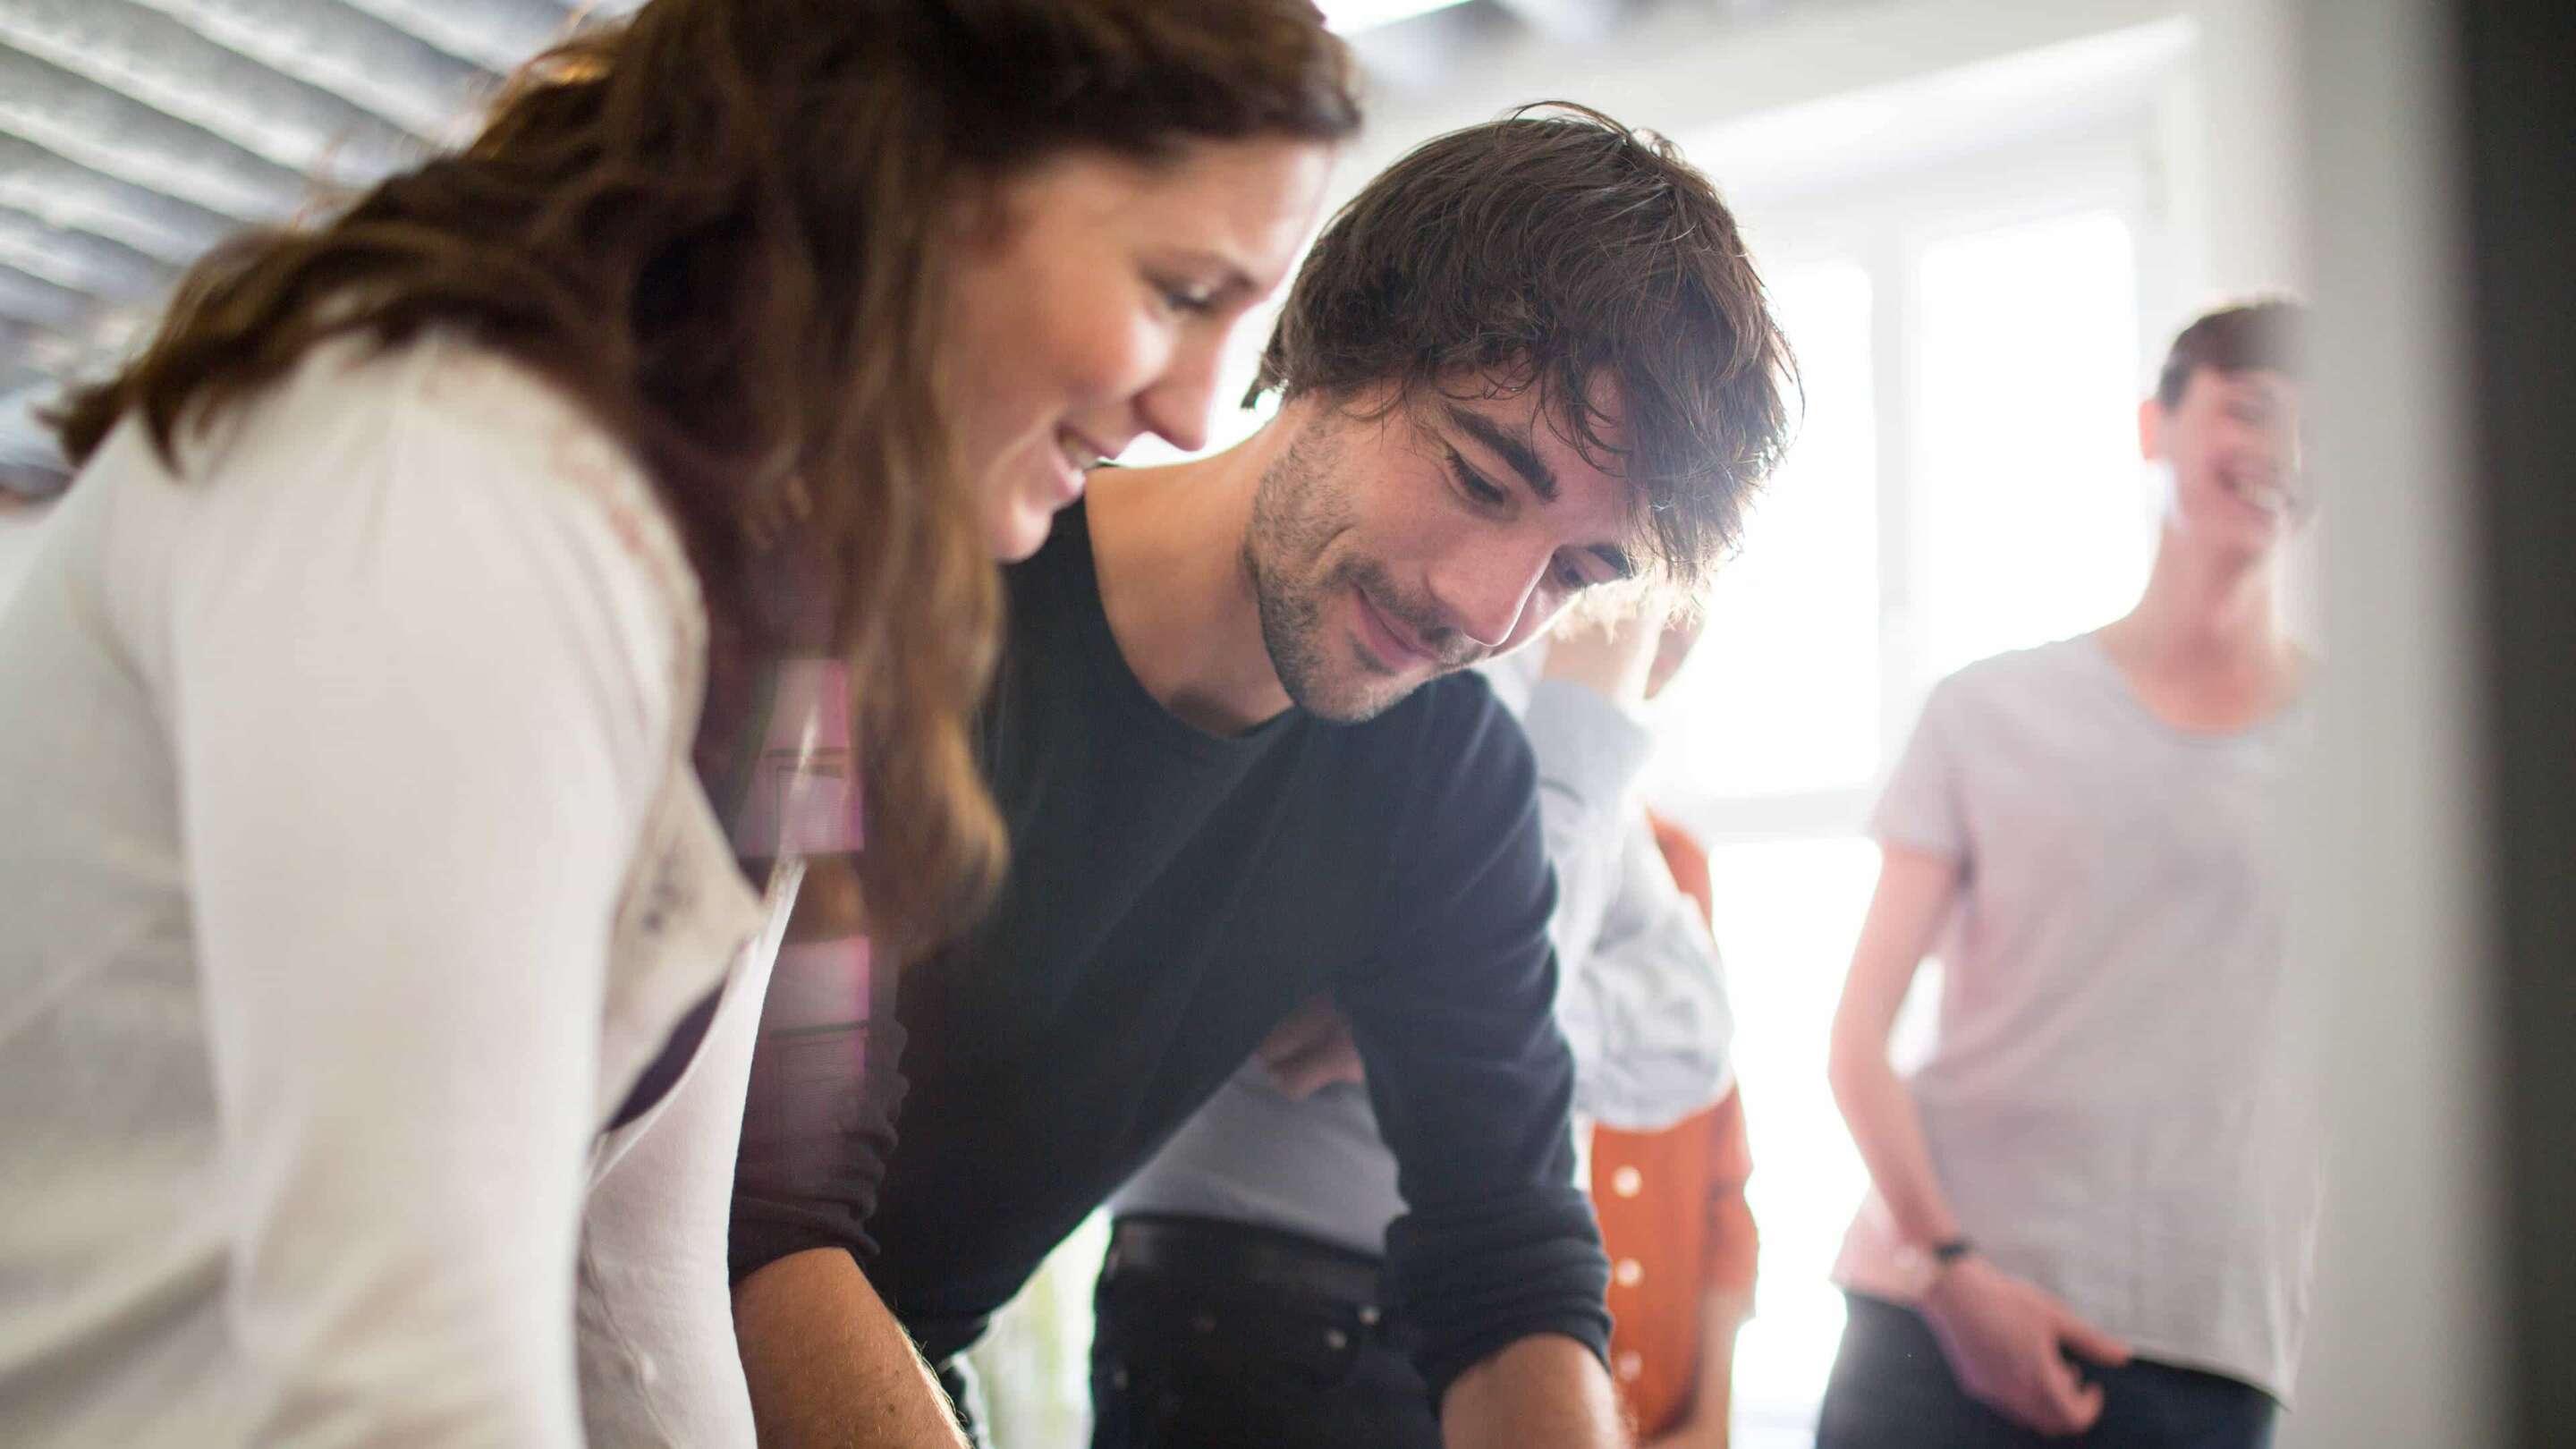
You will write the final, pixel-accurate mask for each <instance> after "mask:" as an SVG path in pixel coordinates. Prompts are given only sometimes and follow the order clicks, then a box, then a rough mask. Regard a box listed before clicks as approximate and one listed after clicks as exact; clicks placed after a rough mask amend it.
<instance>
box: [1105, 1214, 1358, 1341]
mask: <svg viewBox="0 0 2576 1449" xmlns="http://www.w3.org/2000/svg"><path fill="white" fill-rule="evenodd" d="M1101 1267H1102V1271H1103V1272H1104V1273H1105V1274H1106V1275H1108V1276H1110V1277H1115V1276H1117V1275H1118V1274H1120V1273H1127V1272H1133V1273H1140V1274H1143V1275H1145V1276H1147V1277H1152V1278H1160V1279H1164V1280H1166V1281H1169V1282H1172V1283H1174V1284H1176V1285H1179V1286H1184V1287H1192V1288H1200V1289H1208V1290H1214V1291H1219V1292H1240V1291H1242V1290H1245V1289H1251V1290H1256V1291H1258V1292H1261V1293H1264V1294H1287V1295H1292V1296H1294V1297H1298V1298H1304V1299H1308V1300H1320V1301H1322V1302H1325V1303H1329V1304H1332V1305H1334V1306H1337V1307H1342V1308H1348V1309H1350V1310H1352V1311H1353V1312H1355V1313H1357V1314H1358V1315H1359V1318H1360V1321H1361V1322H1363V1323H1367V1324H1372V1325H1373V1324H1375V1323H1376V1322H1377V1321H1378V1317H1379V1314H1378V1269H1379V1267H1380V1263H1379V1260H1377V1259H1376V1258H1373V1257H1370V1256H1369V1255H1368V1254H1366V1253H1355V1252H1352V1251H1351V1250H1350V1249H1348V1248H1337V1247H1334V1246H1333V1245H1331V1244H1329V1243H1319V1242H1316V1241H1315V1240H1314V1239H1312V1238H1307V1237H1301V1236H1299V1235H1298V1234H1295V1233H1287V1232H1281V1231H1279V1230H1278V1229H1276V1228H1256V1227H1251V1226H1248V1225H1246V1224H1243V1223H1229V1222H1223V1221H1220V1220H1218V1219H1215V1218H1184V1217H1163V1216H1156V1215H1145V1214H1140V1215H1137V1216H1134V1217H1124V1218H1120V1219H1118V1220H1117V1222H1116V1223H1115V1224H1113V1225H1112V1227H1111V1229H1110V1233H1109V1256H1108V1257H1107V1259H1106V1260H1104V1261H1103V1263H1102V1265H1101Z"/></svg>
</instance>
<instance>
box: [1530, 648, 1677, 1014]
mask: <svg viewBox="0 0 2576 1449" xmlns="http://www.w3.org/2000/svg"><path fill="white" fill-rule="evenodd" d="M1657 636H1658V630H1657V629H1656V628H1655V627H1654V626H1653V625H1652V624H1651V623H1649V621H1647V620H1646V619H1644V618H1642V617H1638V616H1636V615H1628V616H1623V617H1621V618H1617V619H1613V620H1609V621H1594V620H1589V619H1586V620H1578V621H1570V622H1566V623H1561V624H1559V625H1558V626H1557V631H1556V632H1555V633H1554V634H1552V635H1550V636H1549V638H1548V640H1547V642H1546V643H1545V645H1544V646H1542V647H1544V648H1545V649H1546V650H1547V654H1546V657H1545V658H1544V660H1543V661H1542V662H1541V664H1540V666H1539V677H1538V679H1537V680H1536V681H1535V682H1534V683H1533V684H1532V685H1531V687H1530V693H1529V703H1528V705H1527V707H1526V708H1524V709H1523V710H1522V711H1521V715H1520V721H1521V729H1522V730H1523V732H1525V733H1526V734H1527V735H1528V736H1529V740H1530V750H1531V752H1532V753H1533V754H1534V755H1536V757H1537V759H1538V801H1539V823H1540V828H1541V830H1542V831H1543V832H1544V838H1545V840H1546V842H1547V858H1548V863H1549V864H1550V865H1551V866H1553V867H1554V868H1555V870H1556V885H1557V901H1556V916H1555V919H1554V920H1553V922H1552V923H1551V933H1552V935H1553V937H1554V939H1555V942H1556V951H1557V962H1558V968H1559V969H1560V970H1562V971H1563V972H1564V973H1565V974H1566V976H1567V977H1568V978H1569V979H1573V978H1575V977H1578V976H1579V975H1580V974H1581V972H1582V970H1583V967H1584V965H1585V963H1586V962H1587V961H1588V960H1589V959H1590V957H1591V954H1592V950H1593V945H1594V943H1595V942H1596V941H1598V940H1599V939H1600V935H1601V925H1602V919H1603V917H1604V916H1605V915H1606V914H1607V913H1608V911H1609V910H1610V906H1611V900H1612V897H1614V896H1615V895H1616V894H1617V893H1618V891H1619V889H1620V884H1621V871H1622V862H1623V858H1624V856H1625V853H1626V850H1627V842H1628V836H1629V832H1630V828H1631V827H1632V826H1633V824H1634V823H1635V816H1636V799H1635V796H1636V788H1637V781H1638V778H1639V777H1640V776H1641V775H1643V774H1644V772H1645V769H1646V765H1647V763H1648V761H1649V760H1651V759H1652V758H1653V756H1654V736H1653V734H1652V733H1651V732H1650V731H1648V730H1647V728H1646V726H1645V723H1644V722H1643V721H1642V720H1641V719H1639V718H1638V715H1637V711H1638V709H1639V708H1640V706H1641V705H1642V704H1643V703H1644V701H1645V696H1646V677H1647V672H1648V669H1649V667H1650V666H1651V665H1652V664H1653V662H1654V658H1655V642H1656V639H1657Z"/></svg>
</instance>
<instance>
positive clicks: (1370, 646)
mask: <svg viewBox="0 0 2576 1449" xmlns="http://www.w3.org/2000/svg"><path fill="white" fill-rule="evenodd" d="M1351 597H1353V598H1355V599H1357V600H1359V606H1360V607H1359V615H1360V634H1361V644H1362V645H1363V646H1364V647H1365V648H1366V649H1367V650H1368V651H1369V652H1370V653H1371V654H1374V655H1376V656H1377V660H1378V662H1379V663H1380V664H1383V665H1385V666H1386V667H1387V669H1388V671H1389V672H1391V673H1401V672H1403V671H1404V670H1407V669H1411V668H1414V667H1416V666H1418V665H1423V664H1436V663H1438V662H1439V660H1438V658H1437V657H1436V656H1435V655H1433V654H1432V652H1431V651H1430V650H1428V649H1425V648H1423V647H1422V646H1421V645H1420V644H1418V643H1416V642H1414V640H1415V636H1414V634H1413V633H1412V631H1410V630H1408V629H1406V628H1404V627H1403V626H1402V625H1400V624H1398V623H1396V622H1395V620H1393V619H1391V618H1389V617H1387V614H1386V611H1385V610H1383V609H1380V608H1379V607H1378V606H1377V601H1376V600H1374V599H1371V598H1370V597H1369V596H1368V591H1367V590H1366V589H1362V588H1359V587H1357V586H1354V587H1353V588H1352V589H1351Z"/></svg>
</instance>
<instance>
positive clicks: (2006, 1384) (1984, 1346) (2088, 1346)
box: [1923, 1255, 2129, 1436]
mask: <svg viewBox="0 0 2576 1449" xmlns="http://www.w3.org/2000/svg"><path fill="white" fill-rule="evenodd" d="M1923 1316H1924V1318H1925V1319H1926V1320H1928V1321H1929V1322H1930V1323H1931V1325H1932V1332H1933V1336H1934V1337H1936V1338H1938V1339H1939V1340H1940V1342H1941V1351H1942V1352H1943V1354H1945V1355H1946V1356H1947V1357H1948V1358H1949V1360H1950V1369H1951V1371H1952V1372H1953V1373H1956V1374H1957V1375H1958V1376H1959V1383H1960V1386H1961V1387H1963V1388H1965V1389H1966V1390H1967V1391H1968V1394H1969V1396H1970V1397H1971V1398H1974V1399H1976V1400H1977V1401H1978V1402H1980V1403H1982V1404H1984V1405H1986V1406H1987V1407H1988V1408H1990V1409H1993V1410H1994V1411H1995V1412H1996V1413H1999V1414H2001V1415H2003V1416H2004V1417H2005V1418H2007V1419H2011V1420H2013V1421H2014V1422H2016V1423H2019V1424H2024V1425H2027V1426H2028V1427H2030V1428H2032V1429H2035V1430H2037V1431H2038V1432H2040V1433H2042V1434H2052V1435H2059V1436H2070V1435H2075V1434H2081V1433H2083V1432H2084V1431H2085V1430H2087V1429H2090V1428H2092V1427H2093V1422H2094V1420H2096V1419H2099V1418H2101V1417H2102V1386H2101V1385H2099V1384H2088V1383H2085V1382H2084V1381H2083V1379H2082V1378H2081V1377H2080V1376H2078V1374H2077V1373H2076V1370H2075V1365H2074V1364H2073V1363H2072V1362H2070V1361H2069V1359H2068V1355H2069V1354H2072V1355H2074V1356H2075V1357H2077V1358H2081V1359H2083V1360H2085V1361H2086V1362H2088V1363H2093V1364H2099V1365H2102V1366H2103V1367H2106V1368H2117V1367H2118V1366H2120V1365H2121V1364H2124V1363H2127V1362H2128V1361H2129V1348H2128V1345H2126V1344H2124V1343H2122V1342H2120V1340H2118V1339H2116V1338H2113V1337H2112V1336H2111V1335H2109V1334H2107V1333H2104V1332H2103V1331H2102V1330H2100V1329H2098V1328H2095V1327H2094V1326H2093V1325H2091V1324H2089V1323H2086V1322H2085V1321H2084V1320H2083V1319H2080V1318H2078V1317H2076V1316H2075V1314H2074V1312H2073V1311H2072V1310H2070V1309H2069V1308H2068V1307H2067V1306H2066V1305H2065V1304H2063V1303H2060V1302H2058V1301H2057V1300H2056V1299H2055V1298H2052V1297H2050V1296H2049V1295H2048V1294H2047V1293H2044V1292H2042V1291H2041V1290H2040V1289H2039V1288H2038V1287H2036V1286H2035V1285H2033V1284H2030V1283H2026V1282H2024V1281H2022V1280H2021V1279H2019V1278H2015V1277H2013V1276H2012V1275H2011V1274H2009V1273H2006V1272H2004V1271H2003V1270H2002V1269H2000V1268H1997V1267H1995V1266H1994V1265H1993V1264H1991V1263H1988V1262H1987V1261H1986V1260H1985V1259H1983V1258H1980V1257H1977V1256H1974V1255H1970V1256H1968V1257H1965V1258H1961V1259H1960V1260H1959V1261H1957V1262H1955V1263H1953V1264H1951V1265H1950V1266H1949V1267H1948V1268H1946V1269H1944V1270H1943V1271H1942V1273H1941V1276H1940V1277H1939V1278H1937V1279H1935V1280H1934V1282H1933V1285H1932V1289H1931V1291H1930V1292H1929V1293H1927V1294H1925V1295H1924V1298H1923Z"/></svg>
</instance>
